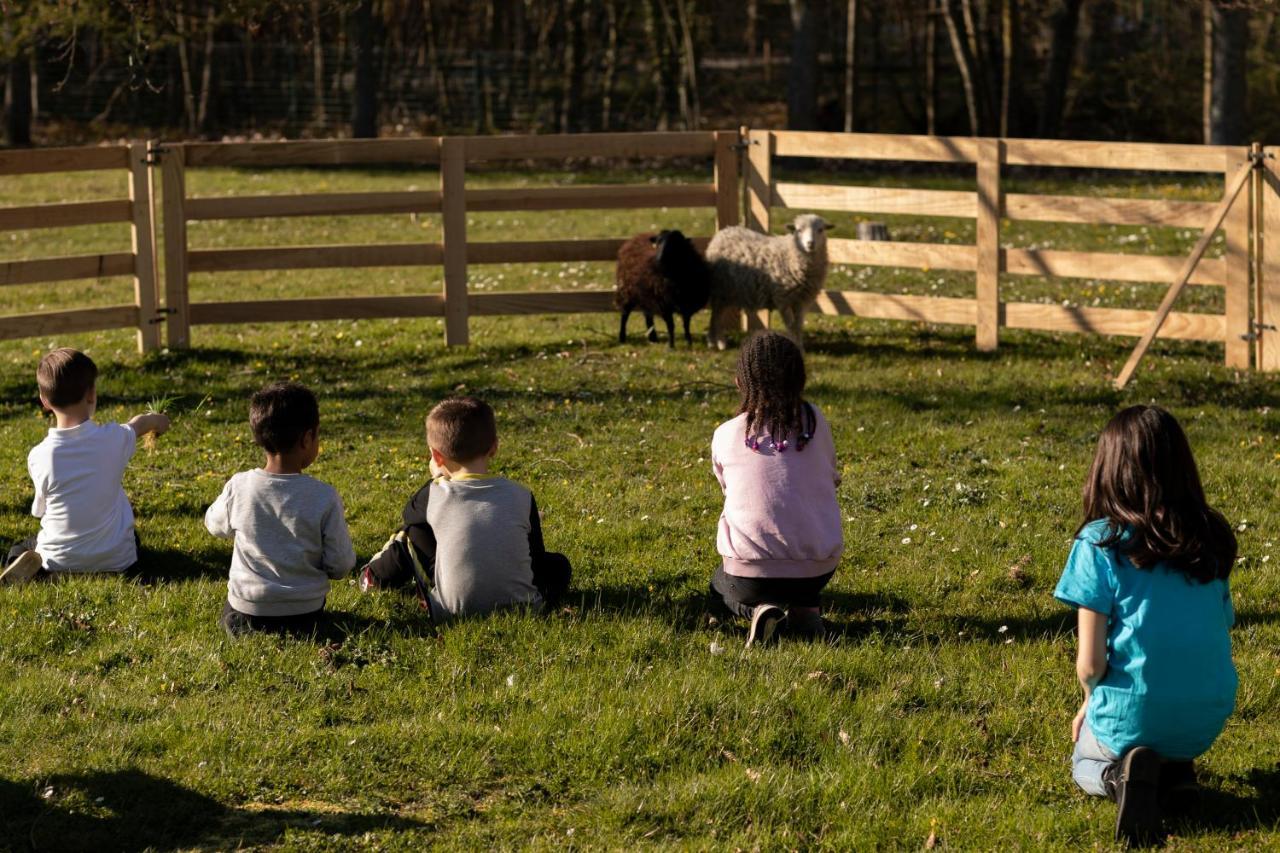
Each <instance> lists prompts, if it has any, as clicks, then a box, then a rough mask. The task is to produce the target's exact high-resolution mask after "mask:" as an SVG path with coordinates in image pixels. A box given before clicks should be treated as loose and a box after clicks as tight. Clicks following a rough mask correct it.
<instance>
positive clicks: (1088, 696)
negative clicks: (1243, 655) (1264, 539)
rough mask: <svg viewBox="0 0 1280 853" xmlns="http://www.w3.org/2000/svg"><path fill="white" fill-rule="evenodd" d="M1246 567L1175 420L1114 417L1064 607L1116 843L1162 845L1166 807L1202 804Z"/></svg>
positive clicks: (1099, 792) (1077, 757)
mask: <svg viewBox="0 0 1280 853" xmlns="http://www.w3.org/2000/svg"><path fill="white" fill-rule="evenodd" d="M1235 559H1236V538H1235V534H1234V533H1232V531H1231V526H1230V525H1229V524H1228V523H1227V521H1226V519H1224V518H1223V516H1222V514H1221V513H1219V512H1218V511H1217V510H1215V509H1213V508H1212V507H1210V506H1209V505H1208V503H1206V501H1205V496H1204V489H1203V488H1202V487H1201V485H1200V475H1199V473H1198V472H1197V470H1196V462H1195V459H1194V457H1193V456H1192V455H1191V448H1190V446H1189V445H1188V444H1187V438H1186V435H1185V434H1184V433H1183V431H1182V427H1180V426H1179V425H1178V422H1177V421H1176V420H1175V419H1174V417H1173V416H1172V415H1170V414H1169V413H1168V412H1166V411H1164V410H1163V409H1160V408H1157V407H1155V406H1133V407H1131V408H1128V409H1125V410H1124V411H1122V412H1120V413H1119V414H1118V415H1116V416H1115V417H1114V418H1113V419H1112V420H1111V423H1109V424H1107V427H1106V429H1105V430H1103V432H1102V435H1101V436H1100V437H1099V438H1098V449H1097V453H1096V454H1095V456H1094V458H1093V466H1092V468H1091V469H1090V470H1089V477H1088V479H1087V480H1086V481H1085V486H1084V524H1083V525H1082V526H1081V527H1080V530H1079V531H1078V532H1077V534H1076V541H1075V545H1074V546H1073V547H1072V549H1071V556H1070V557H1069V558H1068V559H1067V565H1066V569H1065V570H1064V571H1063V573H1062V579H1061V580H1060V581H1059V582H1058V587H1057V589H1056V590H1055V591H1054V596H1055V597H1056V598H1058V599H1059V600H1060V601H1062V602H1064V603H1066V604H1069V605H1071V606H1073V607H1076V608H1078V609H1079V614H1078V621H1079V634H1080V647H1079V652H1078V654H1077V657H1076V673H1077V676H1078V677H1079V680H1080V685H1081V687H1082V688H1083V689H1084V702H1083V704H1081V706H1080V710H1079V712H1078V713H1077V714H1076V716H1075V719H1074V720H1073V721H1072V724H1071V737H1072V739H1073V740H1074V741H1075V744H1076V746H1075V753H1074V755H1072V759H1071V764H1072V776H1074V778H1075V781H1076V784H1078V785H1079V786H1080V787H1081V788H1083V789H1084V791H1085V792H1086V793H1088V794H1092V795H1094V796H1099V797H1101V796H1106V797H1110V798H1111V799H1112V800H1114V801H1115V802H1116V804H1117V806H1118V812H1117V816H1116V839H1117V840H1124V841H1127V842H1128V843H1130V844H1134V845H1142V844H1151V843H1157V842H1158V841H1159V840H1160V839H1159V835H1160V799H1161V798H1162V796H1164V797H1167V796H1169V795H1172V794H1186V793H1188V792H1191V791H1194V786H1195V767H1194V764H1193V763H1192V761H1193V759H1195V758H1196V757H1198V756H1199V755H1200V754H1201V753H1203V752H1204V751H1205V750H1207V749H1208V748H1209V747H1210V746H1211V745H1212V744H1213V741H1214V739H1215V738H1217V736H1218V734H1219V733H1221V731H1222V728H1223V725H1224V724H1225V723H1226V720H1227V717H1228V716H1230V714H1231V712H1232V710H1233V708H1234V707H1235V694H1236V670H1235V666H1234V665H1233V663H1232V661H1231V638H1230V634H1229V631H1230V628H1231V625H1232V623H1233V621H1234V611H1233V610H1232V606H1231V591H1230V589H1229V588H1228V584H1227V577H1228V575H1230V573H1231V566H1232V564H1233V563H1234V562H1235Z"/></svg>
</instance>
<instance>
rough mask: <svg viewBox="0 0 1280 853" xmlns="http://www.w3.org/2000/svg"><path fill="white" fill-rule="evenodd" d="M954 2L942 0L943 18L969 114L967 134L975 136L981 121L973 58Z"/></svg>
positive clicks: (979, 128) (979, 130)
mask: <svg viewBox="0 0 1280 853" xmlns="http://www.w3.org/2000/svg"><path fill="white" fill-rule="evenodd" d="M953 4H954V0H942V8H943V18H944V20H945V21H946V24H947V35H948V36H950V38H951V52H952V53H953V54H955V58H956V67H957V68H958V69H959V71H960V82H961V84H962V85H963V86H964V105H965V109H966V110H967V111H968V114H969V133H970V134H971V135H973V136H977V135H978V133H980V132H981V127H982V121H981V118H980V117H979V114H978V99H977V94H976V92H975V88H974V80H973V56H972V54H970V53H969V45H968V44H967V43H966V42H965V39H964V38H963V37H962V36H961V34H960V27H961V24H959V23H958V22H957V21H956V9H955V7H954V5H953Z"/></svg>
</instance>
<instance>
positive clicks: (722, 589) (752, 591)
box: [709, 566, 835, 619]
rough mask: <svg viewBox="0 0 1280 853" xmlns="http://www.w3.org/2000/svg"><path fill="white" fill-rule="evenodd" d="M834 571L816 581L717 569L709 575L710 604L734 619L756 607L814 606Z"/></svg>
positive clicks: (746, 616)
mask: <svg viewBox="0 0 1280 853" xmlns="http://www.w3.org/2000/svg"><path fill="white" fill-rule="evenodd" d="M834 574H835V570H834V569H833V570H832V571H829V572H827V573H826V574H825V575H818V576H817V577H816V578H740V577H738V576H737V575H731V574H729V573H727V572H726V571H725V570H724V566H717V567H716V570H715V574H713V575H712V576H711V591H710V593H709V594H710V597H711V603H712V605H713V606H715V607H717V608H722V609H724V610H727V611H729V612H730V613H732V614H733V615H735V616H742V617H744V618H746V619H750V618H751V612H752V610H754V609H755V607H756V605H757V604H776V605H778V606H779V607H817V606H818V602H819V595H820V594H821V592H822V589H823V587H825V586H826V585H827V582H828V581H830V580H831V576H832V575H834Z"/></svg>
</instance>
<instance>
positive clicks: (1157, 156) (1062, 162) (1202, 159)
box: [1005, 139, 1227, 172]
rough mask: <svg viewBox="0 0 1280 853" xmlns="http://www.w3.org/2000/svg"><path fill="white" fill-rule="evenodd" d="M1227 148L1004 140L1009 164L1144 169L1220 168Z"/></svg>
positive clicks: (1158, 144)
mask: <svg viewBox="0 0 1280 853" xmlns="http://www.w3.org/2000/svg"><path fill="white" fill-rule="evenodd" d="M1226 152H1227V149H1226V148H1225V147H1223V146H1220V145H1167V144H1162V143H1147V142H1080V141H1074V140H1057V139H1008V140H1005V164H1006V165H1009V166H1064V167H1072V168H1082V169H1141V170H1150V171H1158V172H1219V171H1221V170H1222V158H1223V157H1224V156H1226Z"/></svg>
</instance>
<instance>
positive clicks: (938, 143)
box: [0, 129, 1280, 369]
mask: <svg viewBox="0 0 1280 853" xmlns="http://www.w3.org/2000/svg"><path fill="white" fill-rule="evenodd" d="M149 147H150V150H151V154H152V156H151V157H150V158H149V157H148V150H147V149H148V147H147V146H143V145H141V144H137V145H132V146H129V147H127V148H123V147H121V148H90V149H60V150H46V151H24V152H8V153H0V174H16V173H23V172H38V171H68V170H74V169H105V168H129V169H130V170H131V184H130V186H131V190H132V192H131V199H130V200H127V201H126V200H122V201H107V202H88V203H78V204H64V205H42V206H38V207H22V208H7V209H0V228H4V229H16V228H32V227H50V226H54V225H73V224H87V223H95V222H115V221H130V222H132V223H133V234H134V250H133V252H132V253H121V254H109V255H91V256H85V257H79V258H60V259H49V260H39V261H13V262H8V263H0V284H4V283H8V284H20V283H28V282H36V281H46V280H60V279H67V278H80V277H98V276H103V275H129V274H132V275H133V276H134V277H135V294H136V299H135V304H133V305H126V306H113V307H109V308H93V309H83V310H78V311H60V312H50V313H46V314H39V315H22V316H20V317H4V318H0V338H3V337H19V336H26V335H31V334H44V333H46V332H53V331H57V332H68V331H85V330H90V329H101V328H112V327H119V326H137V328H138V329H139V345H140V346H141V347H142V348H143V349H144V350H145V349H150V348H153V347H155V346H157V345H158V342H159V336H158V331H159V330H158V328H157V325H156V323H155V321H156V320H158V319H160V318H163V320H164V322H165V324H166V327H167V328H166V331H167V342H168V344H169V346H171V347H184V346H188V345H189V344H190V340H191V327H192V326H193V325H201V324H213V323H240V322H271V321H300V320H323V319H341V318H352V319H354V318H373V317H413V316H435V317H443V318H444V326H445V338H446V341H447V342H448V343H449V344H465V343H467V340H468V321H469V318H470V317H471V316H473V315H494V314H535V313H576V312H601V311H611V310H612V303H611V293H610V291H609V290H606V289H597V290H588V291H575V292H571V293H569V292H497V293H472V292H469V290H468V286H467V277H468V268H469V266H470V265H472V264H495V263H534V262H565V261H610V260H613V258H614V257H615V256H616V253H617V249H618V247H619V246H620V245H621V242H622V240H623V239H624V236H619V237H618V238H616V239H591V240H572V239H571V240H550V241H528V242H473V241H469V240H468V238H467V214H468V213H469V212H473V211H555V210H586V209H608V208H615V209H616V208H659V207H680V208H699V207H706V208H714V210H715V212H716V227H717V228H721V227H724V226H726V225H732V224H737V223H738V221H739V217H740V212H741V210H742V204H741V190H742V189H743V185H742V183H745V191H746V207H745V213H746V219H747V224H748V225H750V226H751V227H754V228H757V229H759V230H763V231H768V230H770V227H771V224H772V223H771V216H772V211H773V210H774V209H775V208H789V209H796V210H821V211H833V210H834V211H856V212H862V213H869V214H907V215H913V216H916V215H924V216H947V217H957V216H958V217H967V218H972V219H974V220H975V226H976V227H975V241H974V243H973V244H971V245H957V244H954V243H950V244H940V243H918V242H887V241H884V242H873V241H860V240H851V239H832V240H831V241H830V255H831V260H832V262H833V263H837V264H856V265H868V266H875V267H910V268H915V269H921V268H929V269H938V270H959V271H967V272H973V273H974V275H975V287H974V295H973V297H972V298H956V297H931V296H924V295H894V294H886V293H872V292H863V291H854V290H828V291H826V292H825V293H824V294H821V295H820V296H819V299H818V306H817V307H818V309H819V310H821V311H823V312H826V313H829V314H840V315H856V316H862V317H869V318H880V319H895V320H909V321H921V322H928V323H954V324H962V325H972V326H974V327H975V329H976V342H977V346H978V347H979V348H980V349H993V348H995V347H996V346H997V344H998V342H999V334H1000V329H1001V328H1023V329H1043V330H1049V331H1059V332H1084V333H1096V334H1106V335H1131V336H1138V335H1141V334H1142V333H1143V332H1144V331H1145V330H1146V326H1147V324H1148V323H1149V322H1150V321H1151V318H1152V316H1153V312H1152V311H1150V310H1145V309H1142V310H1140V309H1123V308H1100V307H1069V306H1066V305H1061V304H1042V303H1030V302H1005V301H1003V300H1002V299H1001V295H1000V276H1001V275H1002V274H1006V275H1031V276H1047V277H1062V278H1088V279H1100V280H1107V281H1124V282H1155V283H1161V282H1163V283H1168V282H1169V281H1170V280H1171V279H1173V278H1174V277H1175V275H1176V274H1177V273H1178V271H1179V268H1180V267H1181V266H1182V265H1183V262H1184V260H1185V258H1183V257H1181V256H1153V255H1140V254H1128V253H1125V254H1120V253H1103V252H1077V251H1058V250H1048V249H1033V248H1026V249H1022V248H1006V247H1004V246H1002V245H1001V221H1002V219H1013V220H1036V221H1053V222H1068V223H1085V224H1099V225H1106V224H1119V225H1148V226H1175V227H1185V228H1195V229H1200V228H1202V227H1203V226H1204V225H1205V224H1206V222H1207V220H1208V218H1209V216H1210V214H1211V212H1212V211H1213V210H1214V208H1215V203H1214V202H1189V201H1169V200H1148V199H1132V198H1096V197H1084V196H1062V195H1032V194H1020V193H1010V192H1006V191H1005V189H1004V183H1003V178H1004V171H1005V167H1009V166H1036V167H1064V168H1086V169H1124V170H1152V171H1156V172H1194V173H1217V174H1222V175H1229V174H1231V173H1232V172H1234V171H1236V170H1237V169H1238V168H1239V167H1240V166H1241V164H1243V163H1245V162H1247V161H1248V159H1249V151H1248V149H1245V148H1228V147H1217V146H1199V145H1157V144H1139V143H1100V142H1062V141H1044V140H1024V139H1007V140H1002V139H986V138H972V137H961V138H945V137H924V136H892V135H881V134H841V133H802V132H789V131H755V130H751V131H749V130H745V129H744V130H743V131H742V133H741V134H740V133H739V132H735V131H715V132H688V133H638V134H635V133H628V134H585V135H576V136H515V137H508V136H500V137H445V138H419V139H393V140H340V141H314V142H268V143H188V144H179V145H172V146H157V145H154V144H153V145H151V146H149ZM744 149H745V151H746V156H745V158H744V157H741V156H740V154H741V151H742V150H744ZM1267 153H1268V154H1274V149H1267ZM582 157H612V158H649V159H661V158H707V159H710V160H711V161H712V163H713V164H714V166H713V171H712V174H711V175H710V180H709V181H708V182H706V183H691V184H677V185H656V186H655V185H648V184H635V185H623V186H605V187H590V186H575V187H521V188H468V186H467V169H468V166H469V165H470V164H473V163H478V162H495V161H497V162H500V161H525V160H564V159H568V158H582ZM780 157H785V158H821V159H827V160H829V159H848V160H875V161H897V162H903V163H914V162H930V163H952V164H971V165H973V166H974V167H975V184H974V189H973V190H972V191H951V190H947V191H944V190H925V189H897V188H885V187H869V186H836V185H817V184H808V183H792V182H782V181H777V180H775V179H774V178H773V171H774V169H773V166H774V162H775V160H776V159H777V158H780ZM148 160H150V162H152V163H155V162H157V161H158V162H159V166H160V171H161V173H162V179H163V181H162V186H163V201H164V211H163V212H164V247H163V249H164V257H165V275H164V288H163V294H162V296H163V298H162V300H159V301H158V299H157V290H158V288H157V284H156V276H155V253H154V249H153V241H154V230H153V223H152V217H151V210H152V204H151V184H150V178H149V170H148V169H147V167H146V163H147V162H148ZM1275 163H1276V161H1275V159H1274V158H1272V159H1269V160H1267V161H1266V166H1265V168H1263V169H1259V170H1257V171H1256V172H1255V178H1254V180H1253V181H1252V182H1251V186H1250V189H1249V192H1247V193H1244V194H1242V196H1241V198H1242V199H1244V202H1243V203H1241V202H1237V203H1236V204H1235V205H1233V206H1232V207H1231V209H1230V212H1229V213H1228V215H1227V218H1226V220H1225V222H1224V224H1223V229H1222V230H1223V232H1224V233H1225V236H1226V251H1225V254H1224V256H1223V257H1222V258H1220V259H1206V260H1202V261H1200V263H1199V264H1198V265H1196V267H1195V270H1194V273H1193V275H1192V277H1191V283H1192V284H1197V285H1209V286H1218V287H1223V288H1225V294H1226V299H1225V311H1224V312H1223V313H1222V314H1210V313H1192V312H1173V313H1171V314H1170V315H1169V316H1168V319H1167V320H1166V322H1165V323H1164V324H1163V326H1162V327H1161V330H1160V334H1161V336H1163V337H1169V338H1180V339H1189V340H1203V341H1221V342H1223V343H1224V346H1225V355H1226V362H1227V364H1228V365H1231V366H1234V367H1248V366H1249V363H1250V360H1251V359H1250V355H1251V350H1253V349H1254V348H1253V347H1252V346H1251V341H1253V342H1256V344H1257V346H1256V353H1257V364H1258V365H1259V366H1260V367H1263V368H1265V369H1280V333H1273V334H1269V335H1268V334H1267V332H1268V331H1273V332H1274V327H1275V326H1276V325H1280V236H1277V237H1276V238H1275V239H1273V240H1270V241H1266V240H1263V239H1262V234H1263V231H1264V230H1267V231H1269V232H1270V233H1272V234H1276V235H1280V173H1278V171H1277V167H1276V165H1275ZM372 164H406V165H429V166H433V167H437V168H438V169H439V181H440V183H439V188H438V189H436V190H429V191H402V192H369V193H305V194H293V195H271V196H238V197H227V198H222V197H218V198H214V197H190V196H188V195H187V192H186V173H187V172H188V171H189V170H191V169H200V168H205V167H225V166H233V167H244V168H253V167H273V166H336V165H372ZM742 164H745V165H742ZM740 177H744V178H745V181H744V182H742V183H740ZM1268 195H1270V196H1271V197H1272V199H1274V200H1273V201H1271V202H1270V203H1264V197H1265V196H1268ZM411 212H419V213H439V214H440V215H441V221H442V236H441V240H440V242H438V243H429V242H423V243H396V244H382V245H326V246H263V247H253V248H234V249H193V248H191V247H190V246H188V242H187V223H188V222H191V221H197V220H231V219H254V218H271V217H294V216H326V215H327V216H332V215H362V214H396V213H411ZM1251 234H1253V235H1254V244H1255V246H1257V247H1258V248H1257V251H1254V252H1252V253H1251V250H1250V236H1251ZM706 239H707V237H706V236H702V237H699V238H697V240H698V241H699V242H705V240H706ZM390 266H397V267H400V266H440V267H442V268H443V278H444V285H443V288H442V290H441V291H440V292H438V293H422V294H417V295H397V296H368V295H365V296H333V297H324V298H306V299H273V300H248V301H234V302H191V301H190V289H189V276H190V274H191V273H226V272H239V271H250V270H301V269H317V268H343V267H390ZM1251 271H1252V277H1253V278H1254V279H1255V280H1256V281H1258V282H1262V281H1264V280H1265V281H1267V282H1269V283H1270V287H1269V288H1264V287H1262V286H1259V287H1257V288H1256V291H1255V293H1256V303H1255V304H1254V305H1253V306H1252V309H1253V313H1254V317H1253V321H1252V322H1251V317H1250V315H1251V299H1250V279H1251ZM755 319H756V322H760V320H759V319H758V318H755ZM766 322H767V320H766Z"/></svg>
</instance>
